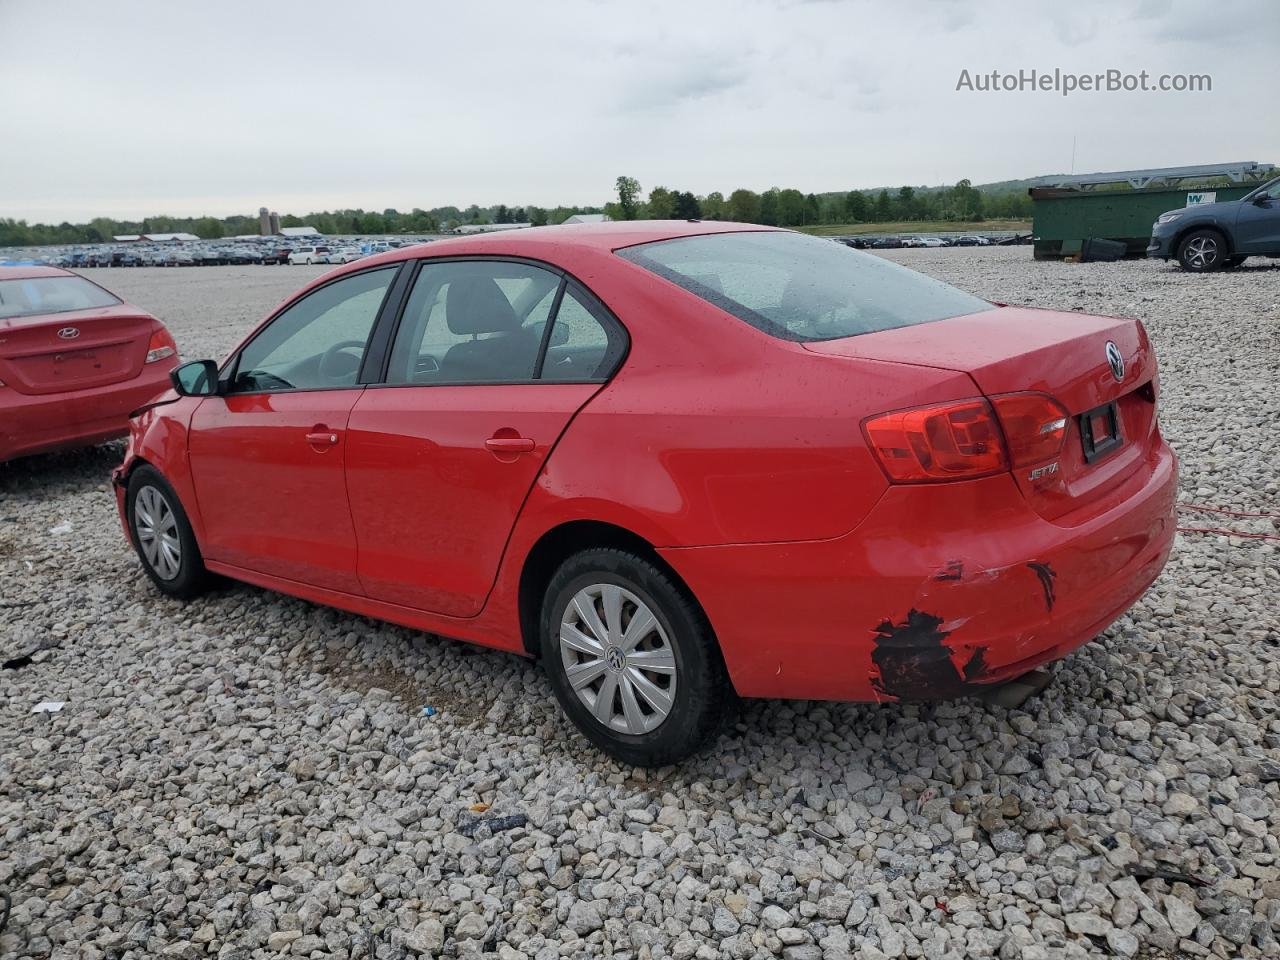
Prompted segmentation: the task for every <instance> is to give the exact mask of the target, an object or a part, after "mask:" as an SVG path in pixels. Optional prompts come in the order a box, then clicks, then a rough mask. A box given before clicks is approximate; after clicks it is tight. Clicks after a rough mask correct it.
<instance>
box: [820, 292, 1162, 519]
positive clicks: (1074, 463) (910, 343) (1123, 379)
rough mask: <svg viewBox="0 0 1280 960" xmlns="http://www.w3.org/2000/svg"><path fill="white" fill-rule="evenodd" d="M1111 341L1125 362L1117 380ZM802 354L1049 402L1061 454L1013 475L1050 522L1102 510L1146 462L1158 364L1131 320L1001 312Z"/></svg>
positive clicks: (1152, 428) (991, 393) (851, 340)
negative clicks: (902, 368)
mask: <svg viewBox="0 0 1280 960" xmlns="http://www.w3.org/2000/svg"><path fill="white" fill-rule="evenodd" d="M1109 343H1113V344H1115V351H1118V353H1119V357H1120V359H1121V361H1122V364H1123V373H1122V375H1121V376H1120V377H1119V378H1117V377H1116V375H1115V373H1114V372H1113V367H1112V363H1111V359H1112V358H1109V356H1108V354H1109V352H1112V351H1109V348H1108V344H1109ZM805 347H806V348H807V349H809V350H811V351H813V352H815V353H821V354H827V355H832V356H847V357H861V358H865V359H870V360H882V361H886V362H892V363H905V364H911V365H914V366H926V367H935V368H939V369H944V370H955V371H961V372H964V373H967V374H969V376H970V377H971V378H972V379H973V381H974V384H975V385H976V387H977V388H978V390H980V391H981V392H982V393H983V394H985V395H987V396H994V395H996V394H1004V393H1018V392H1025V391H1034V392H1038V393H1045V394H1048V395H1049V396H1051V397H1053V398H1054V399H1055V400H1057V401H1058V403H1060V404H1061V405H1062V406H1063V407H1064V408H1065V409H1066V411H1067V414H1068V423H1067V432H1066V438H1065V440H1064V442H1063V446H1062V450H1061V452H1060V454H1059V455H1058V457H1056V458H1054V459H1052V460H1049V461H1046V462H1045V463H1042V464H1034V465H1030V466H1028V467H1017V468H1015V469H1014V476H1015V479H1016V480H1017V482H1018V486H1019V487H1020V488H1021V490H1022V492H1023V493H1024V494H1025V495H1026V497H1027V500H1028V501H1029V502H1030V503H1031V504H1032V506H1033V507H1034V508H1035V509H1036V510H1037V512H1039V513H1040V514H1041V515H1042V516H1044V517H1046V518H1050V519H1059V518H1064V517H1066V516H1067V515H1068V514H1073V513H1074V514H1076V515H1080V516H1081V519H1084V518H1085V517H1084V515H1085V514H1092V513H1093V512H1096V510H1091V509H1089V508H1090V506H1092V507H1095V508H1096V509H1097V510H1100V509H1103V508H1105V506H1106V495H1107V494H1108V493H1112V492H1113V491H1116V490H1118V489H1119V488H1121V487H1122V485H1123V484H1124V481H1125V480H1126V479H1127V478H1128V477H1130V476H1131V475H1132V474H1134V473H1135V472H1136V471H1138V470H1139V469H1140V467H1141V465H1142V464H1143V463H1145V462H1147V458H1148V455H1149V453H1150V451H1151V448H1152V446H1153V444H1154V443H1155V442H1156V436H1157V433H1156V410H1155V401H1156V396H1157V390H1158V383H1157V380H1156V360H1155V354H1154V351H1153V350H1152V349H1151V345H1150V343H1149V341H1148V339H1147V335H1146V331H1145V330H1144V329H1143V327H1142V324H1141V323H1139V322H1138V321H1137V320H1132V319H1122V318H1116V317H1095V316H1090V315H1086V314H1079V313H1068V312H1060V311H1053V310H1037V309H1030V308H1023V307H998V308H996V309H992V310H989V311H984V312H982V313H975V314H970V315H967V316H962V317H953V318H951V319H948V320H939V321H936V322H934V323H923V324H918V325H915V326H910V327H898V328H896V329H892V330H882V331H879V332H877V333H868V334H864V335H861V336H856V337H846V338H842V339H839V340H828V341H821V342H815V343H807V344H805ZM1119 366H1120V365H1119V364H1117V365H1116V367H1117V368H1118V367H1119ZM1113 405H1114V406H1113ZM1113 411H1114V416H1115V422H1114V423H1113V422H1112V421H1111V420H1110V417H1111V415H1112V412H1113ZM1112 433H1114V434H1116V438H1118V441H1117V439H1116V438H1113V437H1111V436H1110V434H1112Z"/></svg>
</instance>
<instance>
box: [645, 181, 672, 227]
mask: <svg viewBox="0 0 1280 960" xmlns="http://www.w3.org/2000/svg"><path fill="white" fill-rule="evenodd" d="M675 212H676V201H675V197H674V196H673V195H672V193H671V191H670V190H668V189H667V188H666V187H654V188H653V189H652V190H650V191H649V203H648V204H647V208H646V210H645V218H646V219H648V220H670V219H671V218H672V217H674V216H675Z"/></svg>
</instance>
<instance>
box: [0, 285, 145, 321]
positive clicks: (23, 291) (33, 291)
mask: <svg viewBox="0 0 1280 960" xmlns="http://www.w3.org/2000/svg"><path fill="white" fill-rule="evenodd" d="M119 302H120V301H119V300H117V299H116V298H115V297H113V296H112V295H111V294H109V293H107V291H105V290H103V289H102V288H101V287H100V286H98V285H97V284H94V283H90V282H89V281H88V280H86V279H84V277H28V278H27V279H25V280H0V320H7V319H9V318H11V317H31V316H36V315H39V314H44V313H66V312H67V311H69V310H89V309H92V308H94V307H114V306H115V305H116V304H117V303H119Z"/></svg>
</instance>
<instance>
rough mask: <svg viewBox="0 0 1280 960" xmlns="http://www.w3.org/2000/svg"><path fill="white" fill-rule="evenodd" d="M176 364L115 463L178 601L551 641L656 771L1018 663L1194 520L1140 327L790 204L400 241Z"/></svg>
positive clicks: (130, 509) (1137, 577) (612, 730)
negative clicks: (947, 273) (779, 225)
mask: <svg viewBox="0 0 1280 960" xmlns="http://www.w3.org/2000/svg"><path fill="white" fill-rule="evenodd" d="M174 381H175V391H174V392H173V393H171V394H169V395H167V396H166V397H164V398H163V399H162V400H161V401H159V402H158V403H156V404H154V405H153V406H151V407H150V408H149V409H147V410H146V411H145V412H143V413H141V414H140V415H139V416H138V417H137V418H136V419H135V420H134V421H133V429H132V432H131V436H130V442H129V448H128V452H127V455H126V458H125V462H124V463H123V465H122V466H121V467H120V468H119V469H118V470H117V471H116V474H115V482H116V485H117V488H118V491H119V495H118V499H119V507H120V512H121V517H122V519H123V521H124V524H125V528H126V531H127V533H128V536H129V538H130V540H131V541H132V543H133V544H134V545H135V547H136V548H137V551H138V553H139V555H140V556H141V558H142V562H143V565H144V568H145V569H146V572H147V573H148V575H149V576H150V577H151V579H152V580H153V581H154V582H155V584H156V585H157V586H158V587H159V588H160V589H161V590H163V591H164V592H166V593H168V594H171V595H174V596H179V597H186V596H190V595H192V594H193V593H194V592H195V591H196V590H197V589H198V588H199V586H200V585H201V583H202V582H203V581H204V579H205V577H206V575H207V573H215V574H222V575H225V576H229V577H234V578H236V579H238V580H244V581H247V582H249V583H253V584H258V585H260V586H264V587H269V588H271V589H274V590H280V591H283V592H285V593H290V594H294V595H296V596H299V597H304V598H307V599H309V600H313V601H316V602H319V603H325V604H330V605H332V606H336V607H341V608H343V609H346V610H351V611H354V612H357V613H360V614H365V615H368V616H373V617H378V618H382V619H385V620H389V621H393V622H395V623H400V624H405V625H407V626H411V627H416V628H420V629H423V630H428V631H431V632H434V633H439V634H444V635H448V636H453V637H459V638H462V639H465V640H470V641H473V642H475V643H481V644H485V645H488V646H493V647H500V648H503V649H506V650H511V651H514V652H517V653H524V654H527V655H530V656H540V657H541V659H542V662H543V664H544V665H545V667H546V669H547V671H548V673H549V675H550V678H551V682H552V686H553V688H554V690H555V693H556V695H557V697H558V698H559V701H560V703H561V705H562V706H563V708H564V710H565V711H566V712H567V713H568V714H569V716H570V717H571V718H572V719H573V721H574V722H575V723H576V724H577V725H578V726H579V727H580V728H581V729H582V731H583V732H584V733H585V734H586V735H587V736H588V737H590V738H591V739H592V740H594V741H595V742H596V743H597V744H599V745H600V746H602V747H603V748H605V749H606V750H607V751H609V752H610V753H612V754H613V755H614V756H615V757H618V758H620V759H622V760H624V761H626V762H629V763H636V764H661V763H668V762H671V761H674V760H676V759H678V758H680V757H683V756H685V755H686V754H688V753H689V752H690V751H692V750H694V749H695V748H697V747H698V746H699V745H700V744H703V743H705V742H706V741H707V740H708V738H709V737H711V736H712V735H713V734H714V733H715V731H717V730H718V729H719V727H720V725H721V724H722V722H723V721H724V719H725V717H726V716H727V715H728V713H729V710H730V708H731V706H732V704H733V702H734V700H735V698H736V697H802V698H823V699H835V700H894V699H921V698H939V697H955V696H959V695H963V694H965V693H966V692H970V691H974V690H977V689H980V688H981V687H982V686H984V685H989V684H997V683H1000V682H1002V681H1004V680H1007V679H1009V678H1013V677H1015V676H1018V675H1021V674H1023V673H1025V672H1026V671H1028V670H1030V669H1032V668H1033V667H1035V666H1036V665H1038V664H1041V663H1043V662H1045V661H1049V660H1053V659H1057V658H1060V657H1063V656H1065V655H1066V654H1067V653H1069V652H1070V651H1071V650H1073V649H1075V648H1076V647H1078V646H1080V645H1081V644H1083V643H1085V642H1087V641H1088V640H1090V639H1091V638H1092V637H1094V636H1096V635H1097V634H1098V633H1099V632H1100V631H1102V630H1103V629H1104V628H1105V627H1106V626H1107V625H1108V624H1110V623H1111V622H1112V621H1113V620H1115V619H1116V618H1117V617H1118V616H1120V614H1121V613H1123V612H1124V611H1125V610H1126V609H1127V608H1128V607H1129V606H1130V605H1131V604H1132V603H1133V602H1134V601H1135V600H1136V599H1137V598H1138V597H1139V596H1140V595H1141V594H1142V592H1143V591H1144V590H1145V589H1146V588H1147V586H1148V585H1149V584H1150V583H1151V582H1152V580H1153V579H1155V577H1156V575H1157V574H1158V573H1159V572H1160V569H1161V567H1162V566H1163V565H1164V562H1165V560H1166V558H1167V556H1168V554H1169V548H1170V544H1171V542H1172V539H1173V535H1174V487H1175V480H1176V462H1175V458H1174V454H1173V452H1172V451H1171V450H1170V449H1169V447H1168V445H1167V444H1166V443H1165V442H1164V440H1163V439H1162V438H1161V436H1160V431H1159V428H1158V426H1157V423H1156V400H1157V395H1158V380H1157V376H1156V360H1155V354H1154V352H1153V351H1152V348H1151V345H1150V343H1149V342H1148V339H1147V335H1146V332H1145V330H1144V329H1143V327H1142V324H1141V323H1139V322H1138V321H1136V320H1120V319H1113V318H1103V317H1091V316H1082V315H1080V314H1078V313H1058V312H1052V311H1046V310H1031V309H1023V308H1014V307H1005V306H1000V305H995V304H991V303H988V302H986V301H984V300H980V299H978V298H976V297H973V296H970V295H969V294H966V293H962V292H960V291H959V290H956V289H954V288H951V287H949V286H946V285H945V284H942V283H938V282H936V281H934V280H931V279H929V278H926V277H924V276H921V275H919V274H917V273H914V272H912V271H910V270H907V269H904V268H902V267H900V266H897V265H895V264H893V263H890V262H888V261H886V260H883V259H881V258H878V257H876V256H874V255H871V254H866V253H861V252H858V251H855V250H850V249H848V248H847V247H844V246H841V245H838V244H834V243H830V242H828V241H825V240H817V239H813V238H810V237H804V236H799V235H797V234H794V233H790V232H787V231H781V230H774V229H769V228H763V227H754V226H746V225H742V224H713V223H683V222H678V223H671V222H631V223H611V224H603V225H584V226H574V227H549V228H541V229H531V230H523V231H519V232H512V233H504V234H501V235H497V236H493V235H490V236H482V237H470V238H465V239H458V240H447V241H441V242H437V243H432V244H431V245H429V246H419V247H412V248H407V249H402V250H397V251H393V252H391V253H388V254H385V255H382V256H379V257H374V258H370V259H367V260H361V261H358V262H356V263H354V264H351V265H349V266H346V267H342V268H339V269H337V270H334V271H332V272H330V273H328V274H326V275H325V276H323V277H321V278H320V279H319V280H317V281H316V282H314V283H313V284H311V285H310V286H309V287H307V288H306V289H304V290H303V291H302V292H301V293H299V294H298V295H296V296H295V297H292V298H291V299H289V300H288V301H286V302H285V303H284V304H283V305H281V306H280V307H279V308H278V309H277V310H276V311H275V312H274V313H272V314H271V316H270V317H268V318H267V320H266V321H265V322H264V323H263V324H262V325H261V326H259V327H258V328H257V329H256V330H254V331H253V332H252V333H251V334H250V335H249V336H248V337H246V338H245V340H244V341H243V342H242V343H241V344H240V345H239V346H238V347H237V348H236V349H235V350H233V351H232V353H231V355H230V356H229V357H227V358H226V359H225V360H224V361H222V362H221V363H214V362H213V361H200V362H195V363H190V364H187V365H185V366H183V367H181V368H179V369H178V370H177V371H175V373H174Z"/></svg>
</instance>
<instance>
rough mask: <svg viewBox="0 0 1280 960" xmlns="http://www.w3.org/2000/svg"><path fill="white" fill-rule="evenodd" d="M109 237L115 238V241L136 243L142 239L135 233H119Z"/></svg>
mask: <svg viewBox="0 0 1280 960" xmlns="http://www.w3.org/2000/svg"><path fill="white" fill-rule="evenodd" d="M111 239H112V240H115V241H116V242H117V243H137V242H138V241H139V240H141V239H142V237H141V236H139V235H138V234H136V233H120V234H117V235H116V236H114V237H112V238H111Z"/></svg>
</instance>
